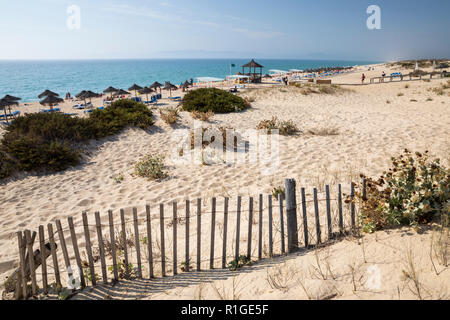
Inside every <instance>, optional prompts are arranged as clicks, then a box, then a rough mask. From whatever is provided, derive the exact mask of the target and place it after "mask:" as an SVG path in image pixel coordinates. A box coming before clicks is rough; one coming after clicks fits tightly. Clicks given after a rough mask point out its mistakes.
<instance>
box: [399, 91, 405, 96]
mask: <svg viewBox="0 0 450 320" xmlns="http://www.w3.org/2000/svg"><path fill="white" fill-rule="evenodd" d="M404 95H405V94H404V93H403V92H399V93H397V97H403V96H404Z"/></svg>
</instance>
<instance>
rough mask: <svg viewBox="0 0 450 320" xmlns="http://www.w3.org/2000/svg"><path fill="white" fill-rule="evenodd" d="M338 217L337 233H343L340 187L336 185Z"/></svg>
mask: <svg viewBox="0 0 450 320" xmlns="http://www.w3.org/2000/svg"><path fill="white" fill-rule="evenodd" d="M338 215H339V232H340V233H341V235H342V234H343V233H344V216H343V214H342V186H341V185H340V184H339V185H338Z"/></svg>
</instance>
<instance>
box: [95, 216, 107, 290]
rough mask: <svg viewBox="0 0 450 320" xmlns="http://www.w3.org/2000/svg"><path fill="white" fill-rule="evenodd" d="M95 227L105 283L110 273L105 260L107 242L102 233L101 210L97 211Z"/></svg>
mask: <svg viewBox="0 0 450 320" xmlns="http://www.w3.org/2000/svg"><path fill="white" fill-rule="evenodd" d="M95 228H96V230H97V240H98V248H99V251H100V263H101V268H102V278H103V283H104V284H106V283H108V275H107V273H106V261H105V244H104V243H103V235H102V222H101V219H100V212H98V211H96V212H95Z"/></svg>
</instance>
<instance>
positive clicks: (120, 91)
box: [115, 89, 131, 96]
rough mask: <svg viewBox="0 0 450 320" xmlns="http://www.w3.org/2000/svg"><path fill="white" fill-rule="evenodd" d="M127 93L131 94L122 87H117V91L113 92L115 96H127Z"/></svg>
mask: <svg viewBox="0 0 450 320" xmlns="http://www.w3.org/2000/svg"><path fill="white" fill-rule="evenodd" d="M129 94H131V93H129V92H128V91H125V90H123V89H119V91H117V92H116V93H115V95H116V96H127V95H129Z"/></svg>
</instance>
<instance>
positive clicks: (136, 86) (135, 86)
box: [128, 83, 143, 97]
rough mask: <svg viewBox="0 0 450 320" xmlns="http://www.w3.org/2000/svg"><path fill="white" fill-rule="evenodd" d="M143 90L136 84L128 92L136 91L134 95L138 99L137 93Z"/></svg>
mask: <svg viewBox="0 0 450 320" xmlns="http://www.w3.org/2000/svg"><path fill="white" fill-rule="evenodd" d="M142 89H143V88H142V87H141V86H138V85H137V84H136V83H135V84H133V85H132V86H131V87H130V88H128V90H134V95H135V96H136V97H137V91H138V90H142Z"/></svg>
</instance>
